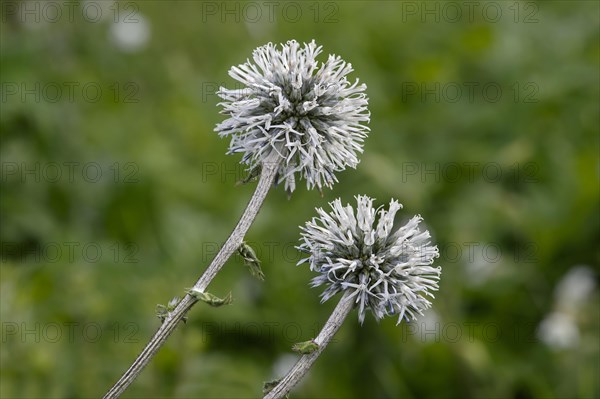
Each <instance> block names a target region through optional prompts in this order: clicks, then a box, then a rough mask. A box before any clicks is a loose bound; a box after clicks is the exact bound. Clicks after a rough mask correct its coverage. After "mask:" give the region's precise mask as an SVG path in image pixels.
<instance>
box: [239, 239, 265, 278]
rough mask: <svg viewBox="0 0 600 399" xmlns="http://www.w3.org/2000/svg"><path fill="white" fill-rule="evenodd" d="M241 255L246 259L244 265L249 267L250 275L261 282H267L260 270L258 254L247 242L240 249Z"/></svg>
mask: <svg viewBox="0 0 600 399" xmlns="http://www.w3.org/2000/svg"><path fill="white" fill-rule="evenodd" d="M238 252H239V254H240V255H241V256H242V258H244V264H245V265H246V266H248V269H249V270H250V274H252V276H254V277H256V278H257V279H259V280H260V281H265V274H264V273H263V271H262V269H261V268H260V260H259V259H258V257H257V256H256V252H254V250H253V249H252V247H251V246H250V245H248V244H246V243H245V242H242V244H241V245H240V247H239V248H238Z"/></svg>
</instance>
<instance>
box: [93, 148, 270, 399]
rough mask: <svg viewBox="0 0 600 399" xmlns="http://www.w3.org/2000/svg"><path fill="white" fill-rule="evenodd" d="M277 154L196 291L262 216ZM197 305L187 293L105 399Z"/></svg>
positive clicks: (122, 385) (110, 398) (128, 380)
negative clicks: (258, 216) (262, 208)
mask: <svg viewBox="0 0 600 399" xmlns="http://www.w3.org/2000/svg"><path fill="white" fill-rule="evenodd" d="M275 155H277V154H276V153H274V154H273V156H272V157H269V158H268V159H267V160H265V161H264V162H263V163H262V170H261V173H260V178H259V180H258V184H257V186H256V190H255V191H254V194H253V195H252V198H251V199H250V202H248V205H247V206H246V209H245V210H244V213H243V214H242V216H241V218H240V220H239V221H238V224H237V225H236V226H235V229H233V231H232V232H231V235H230V236H229V238H228V239H227V241H225V243H224V244H223V246H222V247H221V249H220V250H219V253H217V255H216V256H215V258H214V259H213V261H212V262H211V264H210V265H209V266H208V268H207V269H206V270H205V271H204V273H203V274H202V276H200V278H199V279H198V281H197V282H196V284H195V285H194V289H195V290H196V291H200V292H204V290H205V289H206V287H208V285H209V284H210V282H211V281H212V280H213V279H214V278H215V276H216V275H217V273H218V272H219V270H221V268H222V267H223V265H224V264H225V262H226V261H227V259H229V258H230V257H231V255H233V253H234V252H235V251H236V250H237V249H238V247H239V246H240V244H241V243H242V240H243V239H244V236H245V235H246V232H247V231H248V229H249V228H250V225H251V224H252V222H253V221H254V219H255V217H256V215H257V214H258V211H259V209H260V207H261V205H262V203H263V202H264V200H265V197H266V196H267V193H268V192H269V189H270V188H271V185H272V184H273V181H274V180H275V176H276V174H277V169H278V166H279V162H278V161H275V159H277V158H276V157H275ZM196 302H198V300H197V299H196V298H195V297H193V296H191V295H190V294H186V296H185V297H184V298H183V299H182V300H181V301H180V302H179V303H178V304H177V307H176V308H175V309H174V310H173V311H171V312H169V313H168V315H167V316H166V317H165V319H164V321H163V323H162V324H161V326H160V327H159V328H158V330H157V331H156V333H154V336H153V337H152V339H150V341H149V342H148V344H147V345H146V346H145V347H144V349H143V350H142V353H140V354H139V356H138V357H137V359H135V361H134V362H133V364H132V365H131V367H129V369H128V370H127V371H126V372H125V373H124V374H123V376H122V377H121V378H120V379H119V381H117V382H116V383H115V385H114V386H113V387H112V388H111V389H110V390H109V391H108V392H107V393H106V395H104V399H113V398H118V397H119V396H120V395H121V394H122V393H123V392H124V391H125V389H127V387H128V386H129V385H130V384H131V383H132V382H133V381H134V380H135V379H136V378H137V376H138V375H139V374H140V373H141V372H142V370H143V369H144V367H146V365H147V364H148V363H149V362H150V360H152V358H153V357H154V355H155V354H156V353H157V352H158V350H159V349H160V347H161V346H162V345H163V344H164V343H165V341H166V340H167V338H168V337H169V336H170V335H171V333H172V332H173V331H174V330H175V328H176V327H177V325H178V324H179V322H180V321H181V320H183V318H184V317H185V315H186V313H187V312H188V311H189V310H190V309H191V308H192V306H194V304H195V303H196Z"/></svg>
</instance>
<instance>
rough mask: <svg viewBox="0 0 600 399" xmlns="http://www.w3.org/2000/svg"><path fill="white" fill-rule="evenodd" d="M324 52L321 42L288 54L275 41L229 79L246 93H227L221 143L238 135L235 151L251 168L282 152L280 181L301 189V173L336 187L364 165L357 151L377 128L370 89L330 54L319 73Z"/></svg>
mask: <svg viewBox="0 0 600 399" xmlns="http://www.w3.org/2000/svg"><path fill="white" fill-rule="evenodd" d="M320 53H321V46H318V47H317V45H316V44H315V42H314V41H312V42H310V43H308V44H304V47H301V46H300V44H298V42H296V41H295V40H291V41H289V42H287V43H286V44H282V45H281V49H278V48H277V46H275V45H273V44H272V43H269V44H267V45H265V46H262V47H259V48H257V49H256V50H254V53H253V59H254V63H251V62H250V61H249V60H247V61H246V63H244V64H242V65H239V66H237V67H236V66H234V67H232V68H231V69H230V71H229V75H230V76H231V77H232V78H234V79H236V80H238V81H239V82H241V83H242V84H243V85H244V87H243V88H240V89H236V90H230V89H226V88H223V87H221V88H220V89H219V91H218V93H217V94H218V95H219V96H220V97H221V98H222V99H223V100H224V101H223V102H222V103H220V104H219V105H222V106H223V111H222V113H224V114H227V115H229V119H226V120H225V121H223V122H222V123H220V124H218V125H217V127H216V129H215V130H216V131H217V132H219V135H220V136H221V137H223V136H231V144H230V146H229V152H228V153H235V152H243V153H244V155H243V158H242V162H244V163H246V164H248V165H249V166H250V169H253V168H254V167H256V166H259V165H260V164H261V162H263V161H264V160H265V159H266V158H267V156H269V155H270V154H271V153H272V152H273V151H275V152H276V153H277V154H279V161H280V167H279V169H278V174H279V182H281V181H285V188H286V190H288V191H289V192H292V191H294V189H295V186H296V184H295V174H296V173H298V174H299V176H300V177H304V178H305V179H306V183H307V187H308V188H311V187H314V186H317V188H319V189H321V188H322V187H323V186H327V187H331V185H332V184H333V183H334V182H335V181H337V179H336V177H335V175H334V172H337V171H341V170H344V169H345V168H346V166H351V167H353V168H354V167H356V165H357V164H358V162H359V160H358V156H357V152H362V142H363V140H364V138H365V137H366V136H367V132H368V131H369V128H368V127H366V126H365V125H364V124H363V123H368V122H369V111H368V110H367V105H368V99H367V96H366V94H365V93H363V92H364V90H365V89H366V86H365V85H364V84H361V85H359V84H358V80H356V81H355V82H354V83H350V82H349V81H348V80H347V79H346V75H347V74H348V73H350V72H352V71H353V69H352V65H350V64H348V63H346V62H345V61H344V60H342V59H341V58H340V57H338V56H335V55H330V56H329V58H328V59H327V61H326V62H325V63H321V66H320V67H319V65H318V62H317V61H316V60H315V58H316V56H317V55H318V54H320Z"/></svg>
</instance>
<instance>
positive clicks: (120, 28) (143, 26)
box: [110, 13, 150, 53]
mask: <svg viewBox="0 0 600 399" xmlns="http://www.w3.org/2000/svg"><path fill="white" fill-rule="evenodd" d="M110 38H111V40H112V41H113V43H114V44H115V45H116V46H117V47H118V48H119V49H120V50H121V51H123V52H126V53H133V52H136V51H138V50H141V49H143V48H144V47H145V46H146V44H147V43H148V40H150V23H149V22H148V21H147V20H146V18H144V17H143V16H142V15H141V14H140V13H136V14H135V15H133V16H128V17H126V18H122V19H120V20H119V22H116V23H113V24H112V25H111V27H110Z"/></svg>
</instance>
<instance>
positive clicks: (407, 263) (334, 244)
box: [298, 195, 441, 323]
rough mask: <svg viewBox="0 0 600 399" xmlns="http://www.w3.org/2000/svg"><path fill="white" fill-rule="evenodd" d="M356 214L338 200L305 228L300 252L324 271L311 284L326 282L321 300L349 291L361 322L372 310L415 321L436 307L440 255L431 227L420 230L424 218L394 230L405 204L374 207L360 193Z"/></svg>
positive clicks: (320, 211) (415, 217)
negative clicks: (384, 207) (433, 303)
mask: <svg viewBox="0 0 600 399" xmlns="http://www.w3.org/2000/svg"><path fill="white" fill-rule="evenodd" d="M356 200H357V207H356V212H355V210H354V208H353V207H352V206H350V205H346V206H342V203H341V201H340V200H339V199H336V200H335V201H333V202H332V203H330V206H331V212H329V213H327V212H325V211H324V210H323V209H322V208H319V209H317V213H318V215H319V216H318V217H315V218H313V219H312V220H311V221H310V222H307V223H306V225H305V226H304V227H301V229H302V240H303V243H302V244H301V245H300V246H299V247H298V249H299V250H301V251H303V252H305V253H308V254H309V256H308V257H307V258H305V259H303V260H301V261H300V262H299V264H301V263H304V262H308V263H309V264H310V268H311V270H314V271H316V272H318V273H320V274H319V276H317V277H315V278H314V279H313V280H312V286H313V287H316V286H320V285H326V286H327V288H326V289H325V291H324V292H323V294H322V295H321V298H322V302H324V301H326V300H328V299H329V298H331V297H332V296H334V295H335V294H337V293H338V292H342V291H343V292H349V294H350V297H351V298H354V299H353V300H354V301H355V302H356V304H357V305H358V308H359V311H358V318H359V321H360V322H361V323H362V322H363V321H364V318H365V313H366V310H367V309H369V310H370V311H371V312H372V313H373V315H374V316H375V318H376V319H377V320H380V319H382V318H383V317H384V316H387V315H398V323H400V322H401V321H402V319H403V318H406V319H407V320H408V319H409V317H410V318H412V319H415V318H416V314H422V311H423V310H424V309H427V308H429V307H431V302H429V300H428V299H427V297H432V298H433V294H432V293H431V292H430V291H436V290H437V289H438V284H437V283H438V281H439V278H440V273H441V268H440V267H432V266H431V264H432V263H433V261H434V259H435V258H437V257H438V256H439V252H438V248H437V246H432V245H430V238H431V237H430V235H429V232H428V231H427V230H424V231H421V230H420V229H419V224H420V223H421V221H422V220H423V219H422V218H421V216H419V215H417V216H414V217H413V218H412V219H410V220H409V221H408V222H407V223H406V224H405V225H403V226H402V227H400V228H398V229H396V230H394V229H393V227H394V218H395V215H396V212H397V211H398V210H400V209H401V208H402V205H401V204H399V203H398V202H397V201H395V200H392V201H391V202H390V205H389V209H388V210H385V209H383V208H381V207H380V208H377V209H375V208H373V199H371V198H369V197H367V196H360V195H359V196H357V197H356Z"/></svg>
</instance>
